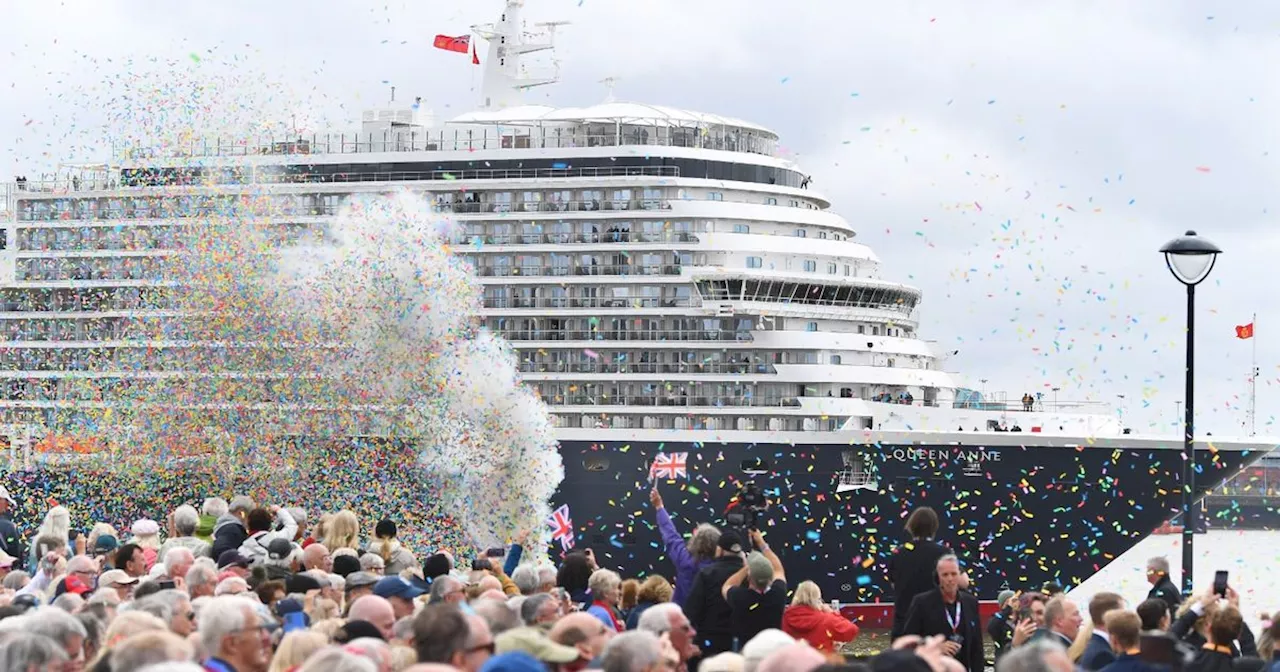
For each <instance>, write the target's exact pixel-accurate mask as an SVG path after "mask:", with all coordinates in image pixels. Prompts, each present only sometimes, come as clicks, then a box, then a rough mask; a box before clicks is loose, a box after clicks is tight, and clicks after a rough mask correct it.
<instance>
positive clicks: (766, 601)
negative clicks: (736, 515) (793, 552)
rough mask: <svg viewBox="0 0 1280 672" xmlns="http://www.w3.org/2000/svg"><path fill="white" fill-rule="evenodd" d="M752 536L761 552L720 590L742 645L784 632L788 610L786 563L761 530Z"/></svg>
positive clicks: (755, 553) (755, 554)
mask: <svg viewBox="0 0 1280 672" xmlns="http://www.w3.org/2000/svg"><path fill="white" fill-rule="evenodd" d="M750 534H751V544H752V546H753V547H754V548H756V549H758V550H756V551H753V552H752V553H751V555H750V556H748V557H747V559H746V562H744V563H743V566H742V568H740V569H739V570H738V571H736V572H734V573H733V574H732V575H731V576H729V578H727V579H725V581H724V583H723V584H722V585H721V586H720V594H721V595H722V596H723V597H724V599H725V602H726V603H727V604H728V605H729V610H730V614H731V619H732V623H733V635H734V637H735V638H736V639H737V640H738V642H746V641H749V640H750V639H751V638H752V637H755V636H756V634H757V633H759V632H760V631H762V630H765V629H769V628H773V629H778V628H781V627H782V614H783V612H784V611H785V610H786V608H787V576H786V573H785V571H784V570H783V569H782V561H781V560H779V559H778V556H777V554H776V553H774V552H773V549H771V548H769V544H766V543H765V541H764V536H763V535H761V534H760V531H759V530H751V532H750ZM744 581H745V585H744Z"/></svg>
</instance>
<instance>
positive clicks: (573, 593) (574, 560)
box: [556, 549, 596, 608]
mask: <svg viewBox="0 0 1280 672" xmlns="http://www.w3.org/2000/svg"><path fill="white" fill-rule="evenodd" d="M589 550H590V549H587V550H583V551H576V550H575V551H570V552H569V553H568V554H567V555H565V556H564V561H563V562H561V563H560V569H559V571H558V572H556V585H557V586H559V587H561V588H563V589H565V590H566V591H568V592H569V599H571V600H573V603H574V604H578V605H583V608H586V606H589V605H590V603H591V601H592V600H591V591H590V590H588V582H589V581H590V580H591V573H592V572H594V571H595V570H596V567H595V560H594V555H592V554H589V553H588V552H587V551H589Z"/></svg>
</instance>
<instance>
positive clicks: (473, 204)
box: [437, 166, 674, 215]
mask: <svg viewBox="0 0 1280 672" xmlns="http://www.w3.org/2000/svg"><path fill="white" fill-rule="evenodd" d="M654 167H660V166H654ZM673 167H674V166H673ZM602 170H603V169H602ZM437 207H440V208H442V209H448V210H451V211H453V212H454V213H456V214H460V215H466V214H479V213H487V212H503V213H505V212H530V213H532V212H601V211H614V210H670V209H671V200H670V199H665V198H646V199H630V200H627V199H621V200H615V199H594V200H586V201H516V202H479V201H458V202H452V203H451V202H447V201H437Z"/></svg>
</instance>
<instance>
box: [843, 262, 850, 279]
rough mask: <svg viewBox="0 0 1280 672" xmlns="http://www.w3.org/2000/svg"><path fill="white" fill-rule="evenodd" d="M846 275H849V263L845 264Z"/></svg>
mask: <svg viewBox="0 0 1280 672" xmlns="http://www.w3.org/2000/svg"><path fill="white" fill-rule="evenodd" d="M844 277H846V278H847V277H849V264H845V265H844Z"/></svg>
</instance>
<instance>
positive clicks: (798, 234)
mask: <svg viewBox="0 0 1280 672" xmlns="http://www.w3.org/2000/svg"><path fill="white" fill-rule="evenodd" d="M807 235H809V232H808V231H806V230H804V229H796V238H804V237H805V236H807Z"/></svg>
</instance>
